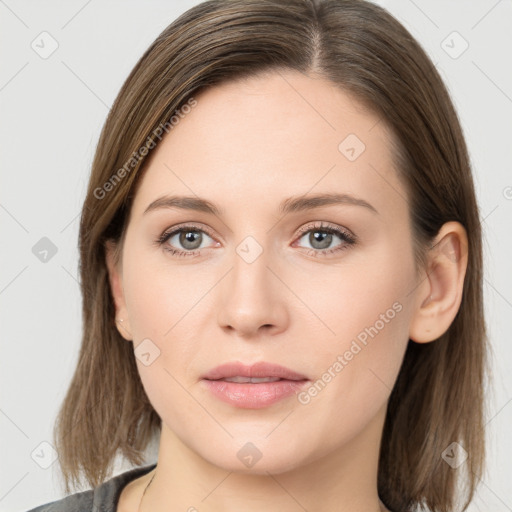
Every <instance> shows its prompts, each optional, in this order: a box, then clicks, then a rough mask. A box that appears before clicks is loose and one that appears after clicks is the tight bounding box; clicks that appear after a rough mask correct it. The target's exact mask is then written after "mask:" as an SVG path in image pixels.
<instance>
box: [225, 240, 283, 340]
mask: <svg viewBox="0 0 512 512" xmlns="http://www.w3.org/2000/svg"><path fill="white" fill-rule="evenodd" d="M269 259H270V258H269V257H268V254H267V252H266V251H265V250H264V251H263V252H262V253H261V254H260V255H259V256H258V257H257V258H256V259H255V260H254V261H252V262H249V261H250V260H246V259H244V257H242V256H240V255H239V254H238V253H236V252H235V254H234V255H233V259H232V269H231V271H230V272H229V273H228V275H227V276H226V278H225V279H223V283H222V287H221V288H220V290H219V293H220V296H219V309H218V315H217V320H218V323H219V325H220V326H221V327H222V329H224V330H227V331H233V332H236V333H237V334H238V335H240V336H242V337H257V336H258V335H260V334H261V333H265V334H267V335H271V334H272V335H274V334H277V333H279V332H282V331H283V330H285V329H286V328H287V325H288V321H289V315H288V308H287V307H286V287H285V285H284V284H283V282H282V281H281V280H280V279H278V277H276V274H278V273H279V272H278V271H277V272H276V269H274V268H272V264H271V262H270V261H269ZM269 267H270V268H269Z"/></svg>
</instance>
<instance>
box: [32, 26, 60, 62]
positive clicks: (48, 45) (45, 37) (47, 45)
mask: <svg viewBox="0 0 512 512" xmlns="http://www.w3.org/2000/svg"><path fill="white" fill-rule="evenodd" d="M30 47H31V48H32V50H34V51H35V52H36V53H37V55H39V57H41V59H45V60H46V59H47V58H48V57H50V56H51V55H52V54H53V53H54V52H55V51H56V50H57V48H58V47H59V43H58V42H57V40H56V39H55V38H54V37H53V36H52V35H51V34H50V33H48V32H46V31H43V32H41V33H40V34H39V35H38V36H37V37H36V38H35V39H34V40H33V41H32V43H30Z"/></svg>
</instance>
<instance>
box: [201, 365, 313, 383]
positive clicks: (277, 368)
mask: <svg viewBox="0 0 512 512" xmlns="http://www.w3.org/2000/svg"><path fill="white" fill-rule="evenodd" d="M237 376H240V377H279V378H281V379H287V380H309V379H308V378H307V377H306V376H305V375H302V374H300V373H298V372H294V371H293V370H290V369H289V368H286V367H284V366H281V365H278V364H273V363H267V362H265V361H259V362H257V363H254V364H252V365H245V364H243V363H241V362H239V361H232V362H229V363H225V364H221V365H220V366H217V367H215V368H212V369H211V370H210V371H208V372H207V373H205V374H204V375H203V376H202V378H203V379H207V380H218V379H224V378H226V377H237Z"/></svg>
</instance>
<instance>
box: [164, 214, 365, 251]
mask: <svg viewBox="0 0 512 512" xmlns="http://www.w3.org/2000/svg"><path fill="white" fill-rule="evenodd" d="M187 231H193V232H202V233H206V234H207V235H208V236H209V237H210V238H214V236H213V234H212V233H211V232H210V231H209V230H208V229H205V228H204V227H201V228H200V227H198V226H194V225H192V224H186V225H181V226H177V227H173V228H172V229H171V230H167V231H165V232H164V233H162V234H161V235H160V236H159V237H158V238H157V239H156V240H155V243H156V244H157V245H158V246H164V244H165V243H166V242H167V241H168V240H169V239H170V238H171V237H172V236H173V235H175V234H177V233H181V232H187ZM310 231H316V232H321V233H327V234H332V235H337V236H338V237H339V238H341V240H342V241H343V242H345V243H344V244H341V245H338V246H336V247H335V248H333V249H324V250H322V249H309V248H306V249H307V251H308V252H307V254H308V255H309V256H314V257H318V256H321V257H324V256H326V255H328V254H332V253H336V252H341V251H344V250H345V249H348V248H349V247H350V246H352V245H355V244H356V243H357V237H355V236H354V235H352V234H351V233H349V232H348V231H345V230H344V229H341V228H338V227H334V226H330V225H326V224H324V223H323V222H320V223H319V224H314V225H307V226H303V227H302V228H300V229H299V232H298V237H297V238H298V239H300V238H302V237H303V236H304V234H306V233H308V232H310ZM163 249H164V250H165V251H167V252H169V253H170V254H171V255H172V256H176V257H186V256H192V257H193V256H197V255H198V254H199V252H200V251H201V249H196V250H194V251H182V250H179V249H172V248H169V247H165V246H164V247H163Z"/></svg>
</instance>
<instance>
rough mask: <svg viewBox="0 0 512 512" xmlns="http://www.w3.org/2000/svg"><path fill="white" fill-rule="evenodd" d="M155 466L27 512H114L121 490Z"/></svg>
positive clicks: (127, 472) (124, 475)
mask: <svg viewBox="0 0 512 512" xmlns="http://www.w3.org/2000/svg"><path fill="white" fill-rule="evenodd" d="M155 466H156V464H151V465H149V466H143V467H139V468H133V469H130V470H129V471H125V472H124V473H121V474H119V475H117V476H114V477H113V478H111V479H110V480H107V481H106V482H103V483H102V484H101V485H99V486H98V487H95V488H94V489H89V490H88V491H82V492H77V493H75V494H70V495H69V496H66V497H65V498H61V499H60V500H57V501H52V502H51V503H46V504H45V505H40V506H38V507H36V508H32V509H30V510H28V511H27V512H99V511H101V512H115V511H116V509H117V502H118V500H119V496H120V494H121V491H122V490H123V488H124V487H125V486H126V485H127V484H128V483H130V482H131V481H132V480H134V479H135V478H138V477H139V476H142V475H144V474H145V473H149V472H150V471H151V470H152V469H154V468H155ZM93 503H94V509H93Z"/></svg>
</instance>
